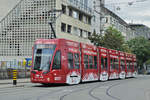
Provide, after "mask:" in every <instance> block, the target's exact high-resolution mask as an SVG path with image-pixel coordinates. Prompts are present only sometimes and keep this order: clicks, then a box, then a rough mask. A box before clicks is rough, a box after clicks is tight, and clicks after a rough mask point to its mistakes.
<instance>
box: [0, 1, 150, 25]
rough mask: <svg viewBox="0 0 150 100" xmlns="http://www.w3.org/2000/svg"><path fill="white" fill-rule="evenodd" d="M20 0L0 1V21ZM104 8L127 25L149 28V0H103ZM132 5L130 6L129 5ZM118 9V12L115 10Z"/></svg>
mask: <svg viewBox="0 0 150 100" xmlns="http://www.w3.org/2000/svg"><path fill="white" fill-rule="evenodd" d="M19 1H20V0H0V20H1V19H2V18H4V17H5V16H6V15H7V14H8V12H9V11H10V10H11V9H13V8H14V7H15V5H16V4H17V3H18V2H19ZM105 3H106V7H108V8H110V9H111V10H112V11H114V12H115V13H116V14H117V15H118V16H120V17H121V18H122V19H124V20H125V21H126V22H127V23H136V24H144V25H147V26H149V27H150V0H105ZM129 3H130V4H132V5H129ZM117 8H119V9H120V10H117Z"/></svg>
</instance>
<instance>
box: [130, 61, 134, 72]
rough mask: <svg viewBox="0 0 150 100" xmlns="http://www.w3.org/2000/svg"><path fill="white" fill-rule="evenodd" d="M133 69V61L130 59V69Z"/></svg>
mask: <svg viewBox="0 0 150 100" xmlns="http://www.w3.org/2000/svg"><path fill="white" fill-rule="evenodd" d="M132 69H133V63H132V61H130V70H132Z"/></svg>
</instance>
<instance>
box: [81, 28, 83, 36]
mask: <svg viewBox="0 0 150 100" xmlns="http://www.w3.org/2000/svg"><path fill="white" fill-rule="evenodd" d="M82 32H83V30H82V29H80V37H82V36H83V35H82Z"/></svg>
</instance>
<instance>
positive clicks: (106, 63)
mask: <svg viewBox="0 0 150 100" xmlns="http://www.w3.org/2000/svg"><path fill="white" fill-rule="evenodd" d="M104 60H105V61H104V62H105V68H106V70H107V69H108V67H107V58H105V59H104Z"/></svg>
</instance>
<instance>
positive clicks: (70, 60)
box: [68, 53, 73, 69]
mask: <svg viewBox="0 0 150 100" xmlns="http://www.w3.org/2000/svg"><path fill="white" fill-rule="evenodd" d="M68 68H69V69H73V54H72V53H68Z"/></svg>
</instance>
